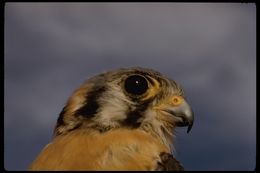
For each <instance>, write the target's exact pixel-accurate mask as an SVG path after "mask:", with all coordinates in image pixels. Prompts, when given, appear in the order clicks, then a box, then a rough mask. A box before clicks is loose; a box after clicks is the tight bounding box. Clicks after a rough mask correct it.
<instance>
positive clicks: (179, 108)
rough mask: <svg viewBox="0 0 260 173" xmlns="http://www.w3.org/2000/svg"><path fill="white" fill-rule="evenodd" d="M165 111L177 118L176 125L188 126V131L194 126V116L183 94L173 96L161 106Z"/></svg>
mask: <svg viewBox="0 0 260 173" xmlns="http://www.w3.org/2000/svg"><path fill="white" fill-rule="evenodd" d="M159 109H160V110H161V111H163V112H166V113H168V114H170V115H171V116H174V117H175V118H176V125H177V126H179V127H184V126H188V130H187V133H189V131H190V130H191V128H192V125H193V121H194V116H193V111H192V109H191V107H190V105H189V104H188V103H187V102H186V100H185V99H184V98H183V97H181V96H173V97H171V98H169V99H168V100H167V101H166V103H164V104H163V105H161V106H159Z"/></svg>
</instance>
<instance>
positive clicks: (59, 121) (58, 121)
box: [56, 106, 66, 128]
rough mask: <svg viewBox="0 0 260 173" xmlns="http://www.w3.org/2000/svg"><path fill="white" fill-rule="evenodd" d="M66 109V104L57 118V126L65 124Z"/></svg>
mask: <svg viewBox="0 0 260 173" xmlns="http://www.w3.org/2000/svg"><path fill="white" fill-rule="evenodd" d="M65 109H66V106H65V107H64V108H63V109H62V111H61V113H60V114H59V117H58V119H57V124H56V128H57V127H59V126H62V125H65V123H64V120H63V119H64V114H65Z"/></svg>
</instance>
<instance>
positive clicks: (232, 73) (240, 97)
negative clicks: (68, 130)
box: [4, 3, 256, 170]
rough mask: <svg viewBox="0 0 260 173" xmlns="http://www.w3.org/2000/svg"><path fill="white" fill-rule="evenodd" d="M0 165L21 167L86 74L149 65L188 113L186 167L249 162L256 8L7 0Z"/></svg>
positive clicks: (234, 166) (182, 156) (182, 150)
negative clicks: (178, 89) (175, 88)
mask: <svg viewBox="0 0 260 173" xmlns="http://www.w3.org/2000/svg"><path fill="white" fill-rule="evenodd" d="M4 51H5V100H4V101H5V107H4V108H5V114H4V130H5V131H4V135H5V136H4V144H5V146H4V156H5V158H4V166H5V169H7V170H26V169H27V167H28V165H29V164H30V163H31V162H32V161H33V159H34V158H35V157H36V156H37V155H38V154H39V152H40V151H41V149H42V148H43V147H44V146H45V145H46V144H48V143H49V142H50V140H51V137H52V132H53V128H54V125H55V123H56V120H57V117H58V114H59V113H60V111H61V110H62V108H63V106H64V104H65V102H66V100H67V98H68V97H69V96H70V94H71V93H72V92H73V90H74V89H76V88H77V87H79V86H80V85H81V84H82V82H83V81H85V80H86V79H87V78H89V77H90V76H92V75H95V74H97V73H100V72H104V71H107V70H111V69H116V68H120V67H132V66H142V67H147V68H153V69H154V70H157V71H160V72H161V73H163V74H165V75H167V76H168V77H169V78H172V79H174V80H176V81H177V82H178V83H180V84H181V85H182V86H183V87H184V90H185V95H186V97H187V99H188V101H189V103H190V104H191V106H192V108H193V110H194V112H195V122H194V126H193V129H192V130H191V132H190V133H189V134H186V128H185V129H184V128H178V129H177V134H176V140H177V142H176V152H175V155H176V157H177V159H178V160H179V161H181V162H182V164H183V165H184V167H185V168H186V170H253V169H254V168H255V158H256V6H255V4H251V3H230V4H229V3H216V4H214V3H208V4H203V3H6V5H5V48H4Z"/></svg>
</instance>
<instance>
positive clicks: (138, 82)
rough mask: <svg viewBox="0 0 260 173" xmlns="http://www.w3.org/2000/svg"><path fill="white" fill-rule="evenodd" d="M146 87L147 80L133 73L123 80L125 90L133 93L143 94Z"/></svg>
mask: <svg viewBox="0 0 260 173" xmlns="http://www.w3.org/2000/svg"><path fill="white" fill-rule="evenodd" d="M147 89H148V83H147V80H146V79H145V78H144V77H143V76H139V75H133V76H130V77H128V78H127V79H126V80H125V90H126V91H127V92H128V93H130V94H134V95H141V94H144V93H145V92H146V91H147Z"/></svg>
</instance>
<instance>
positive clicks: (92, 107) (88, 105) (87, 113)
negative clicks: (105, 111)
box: [75, 87, 106, 118]
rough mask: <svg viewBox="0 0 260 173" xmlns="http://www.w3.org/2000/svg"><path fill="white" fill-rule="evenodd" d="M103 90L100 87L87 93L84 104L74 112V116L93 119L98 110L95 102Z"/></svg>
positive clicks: (103, 88)
mask: <svg viewBox="0 0 260 173" xmlns="http://www.w3.org/2000/svg"><path fill="white" fill-rule="evenodd" d="M105 90H106V89H105V87H100V88H97V89H95V90H93V91H92V92H90V93H88V95H87V96H86V102H85V103H84V105H83V106H82V107H81V108H79V109H78V110H77V111H76V113H75V115H80V116H84V117H86V118H92V117H94V116H95V114H96V113H97V110H98V108H99V105H98V101H97V100H98V98H99V97H100V96H101V95H102V93H103V92H104V91H105Z"/></svg>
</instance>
